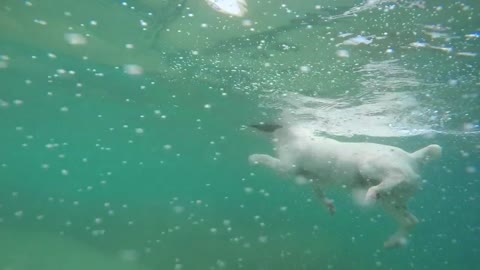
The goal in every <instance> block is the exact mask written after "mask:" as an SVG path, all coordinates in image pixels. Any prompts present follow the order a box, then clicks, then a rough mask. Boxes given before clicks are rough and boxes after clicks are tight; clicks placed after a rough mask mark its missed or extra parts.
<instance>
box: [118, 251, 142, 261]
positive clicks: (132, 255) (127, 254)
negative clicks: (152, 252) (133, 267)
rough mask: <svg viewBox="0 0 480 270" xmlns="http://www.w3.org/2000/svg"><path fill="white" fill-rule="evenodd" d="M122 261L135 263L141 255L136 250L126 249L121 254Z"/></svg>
mask: <svg viewBox="0 0 480 270" xmlns="http://www.w3.org/2000/svg"><path fill="white" fill-rule="evenodd" d="M119 255H120V259H122V260H123V261H126V262H134V261H136V260H138V257H139V254H138V252H137V251H136V250H134V249H125V250H121V251H120V252H119Z"/></svg>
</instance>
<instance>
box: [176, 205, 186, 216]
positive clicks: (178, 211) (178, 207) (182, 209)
mask: <svg viewBox="0 0 480 270" xmlns="http://www.w3.org/2000/svg"><path fill="white" fill-rule="evenodd" d="M173 211H174V212H175V213H177V214H180V213H183V211H185V207H183V206H179V205H177V206H174V207H173Z"/></svg>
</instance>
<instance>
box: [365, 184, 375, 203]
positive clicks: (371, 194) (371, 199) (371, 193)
mask: <svg viewBox="0 0 480 270" xmlns="http://www.w3.org/2000/svg"><path fill="white" fill-rule="evenodd" d="M377 199H378V192H377V188H376V187H371V188H369V189H368V191H367V194H366V195H365V204H366V205H372V204H374V203H375V202H376V201H377Z"/></svg>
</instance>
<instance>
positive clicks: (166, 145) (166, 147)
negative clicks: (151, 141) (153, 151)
mask: <svg viewBox="0 0 480 270" xmlns="http://www.w3.org/2000/svg"><path fill="white" fill-rule="evenodd" d="M163 149H165V150H170V149H172V145H170V144H165V145H164V146H163Z"/></svg>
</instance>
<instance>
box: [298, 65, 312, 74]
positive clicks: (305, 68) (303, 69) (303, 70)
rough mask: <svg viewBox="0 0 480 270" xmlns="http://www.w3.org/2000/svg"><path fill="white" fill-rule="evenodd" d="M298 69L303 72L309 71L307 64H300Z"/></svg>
mask: <svg viewBox="0 0 480 270" xmlns="http://www.w3.org/2000/svg"><path fill="white" fill-rule="evenodd" d="M300 71H301V72H303V73H307V72H310V67H309V66H301V67H300Z"/></svg>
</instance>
